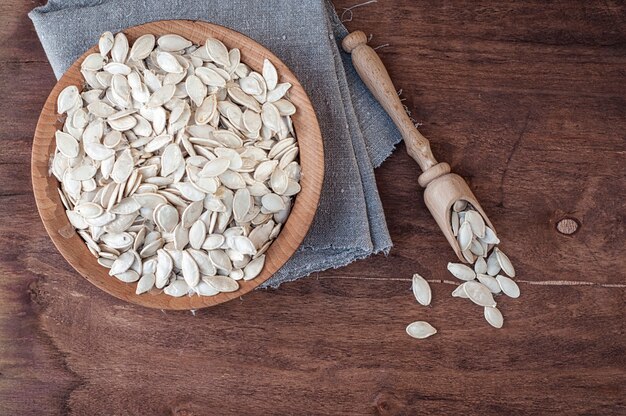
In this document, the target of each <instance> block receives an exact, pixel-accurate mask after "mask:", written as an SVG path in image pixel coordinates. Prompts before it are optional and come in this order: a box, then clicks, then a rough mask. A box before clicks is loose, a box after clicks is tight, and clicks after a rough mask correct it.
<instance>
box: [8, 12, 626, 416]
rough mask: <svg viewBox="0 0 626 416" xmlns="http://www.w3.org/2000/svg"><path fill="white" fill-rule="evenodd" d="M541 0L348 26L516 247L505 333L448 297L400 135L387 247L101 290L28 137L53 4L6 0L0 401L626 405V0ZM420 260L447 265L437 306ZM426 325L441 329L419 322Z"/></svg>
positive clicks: (201, 411)
mask: <svg viewBox="0 0 626 416" xmlns="http://www.w3.org/2000/svg"><path fill="white" fill-rule="evenodd" d="M354 3H355V2H351V1H348V0H341V1H337V2H336V5H337V6H338V8H341V7H348V6H349V5H351V4H354ZM544 3H545V2H540V1H537V2H531V1H525V0H518V1H511V2H492V3H477V2H462V1H455V2H440V1H435V0H432V1H412V0H404V1H379V2H378V3H375V4H371V5H368V6H364V7H361V8H357V9H354V16H353V20H352V21H351V22H348V23H347V25H348V27H349V28H350V29H361V30H364V31H365V32H366V33H371V34H373V38H372V41H371V44H372V45H373V46H379V45H385V44H388V46H386V47H383V48H380V49H378V52H379V53H380V55H381V57H382V59H383V61H384V62H385V64H386V65H387V67H388V68H389V72H390V73H391V76H392V78H393V79H394V80H395V83H396V84H397V86H398V88H402V89H403V96H404V97H405V98H406V104H407V106H408V108H409V109H410V110H411V111H412V114H413V117H414V118H415V119H416V120H417V121H418V122H420V123H423V125H422V126H421V131H422V132H423V133H424V134H425V135H426V136H427V137H429V138H431V140H432V144H433V150H434V152H435V154H436V155H438V156H439V158H440V159H445V160H446V161H448V162H449V163H450V164H451V165H452V166H453V169H454V170H455V171H456V172H458V173H460V174H461V175H463V176H465V177H466V178H467V179H468V180H469V182H470V184H471V187H472V189H473V190H474V192H475V193H476V195H477V196H478V198H479V199H480V201H481V202H482V205H483V207H484V208H485V210H486V211H487V212H488V213H489V215H490V217H491V219H492V221H493V222H494V223H495V224H496V225H497V228H498V231H499V234H500V236H501V238H503V240H504V243H503V248H504V249H505V251H507V252H508V253H509V255H510V257H511V258H512V260H513V261H514V262H515V264H516V267H517V269H518V274H519V279H520V281H521V283H520V286H521V290H522V297H521V298H520V299H517V300H512V299H504V300H502V301H501V305H502V310H503V312H504V315H505V319H506V321H505V327H504V328H503V329H502V330H495V329H492V328H490V327H488V326H487V325H486V323H485V322H484V320H483V318H482V312H481V311H480V309H479V308H478V307H474V306H472V305H471V304H469V302H467V301H463V300H459V299H453V298H451V297H450V296H449V293H450V292H451V291H452V289H453V288H454V287H453V286H452V283H450V280H451V279H450V277H449V275H448V274H447V272H446V270H445V264H446V262H447V261H449V260H451V259H453V258H454V257H453V253H452V252H451V250H450V249H449V248H448V247H447V246H446V242H445V240H444V238H443V237H442V236H441V235H440V232H439V230H438V229H437V226H436V225H435V223H434V221H433V220H432V219H431V218H430V217H429V216H428V213H427V211H426V209H425V207H424V205H423V202H422V200H421V194H420V190H419V189H418V185H417V181H416V178H417V175H418V173H419V172H418V168H417V166H416V165H415V163H414V162H413V161H411V160H410V159H409V157H408V156H407V155H406V154H405V152H404V147H403V146H400V148H399V149H398V150H397V151H396V152H395V154H394V155H393V156H392V157H391V158H390V159H389V160H388V161H387V162H385V164H384V165H383V166H382V167H381V168H380V169H378V170H377V178H378V181H379V188H380V191H381V195H382V199H383V203H384V205H385V211H386V215H387V221H388V224H389V227H390V230H391V234H392V237H393V240H394V242H395V246H394V249H393V250H392V252H391V254H390V255H389V256H388V257H384V256H376V257H373V258H370V259H367V260H364V261H360V262H357V263H354V264H352V265H350V266H348V267H345V268H342V269H338V270H331V271H328V272H325V273H320V274H318V275H315V276H312V277H310V278H308V279H304V280H300V281H298V282H294V283H289V284H285V285H283V286H281V287H280V288H279V289H277V290H269V291H256V292H254V293H252V294H249V295H246V296H244V297H243V298H242V299H241V300H238V301H233V302H230V303H228V304H225V305H221V306H218V307H216V308H211V309H208V310H202V311H198V312H197V313H196V314H195V315H192V314H191V313H163V312H160V311H154V310H148V309H145V308H142V307H138V306H133V305H130V304H126V303H123V302H121V301H118V300H116V299H114V298H113V297H111V296H109V295H107V294H105V293H103V292H101V291H99V290H98V289H96V288H95V287H94V286H92V285H91V284H90V283H88V282H87V281H86V280H84V279H82V278H80V277H79V276H78V274H77V273H76V272H74V271H73V270H72V269H71V268H70V266H69V265H67V264H66V263H65V261H63V259H62V257H61V256H60V255H59V254H58V253H57V251H56V250H55V249H54V247H53V245H52V243H51V241H50V239H49V238H48V236H47V235H46V233H45V231H44V228H43V226H42V224H41V222H40V220H39V217H38V216H37V213H36V209H35V205H34V199H33V196H32V193H31V185H30V178H29V172H30V169H29V160H30V151H31V149H30V146H31V143H32V133H33V130H34V127H35V123H36V120H37V117H38V114H39V110H40V108H41V106H42V104H43V102H44V100H45V98H46V96H47V94H48V92H49V91H50V89H51V88H52V86H53V85H54V82H55V80H54V77H53V75H52V71H51V69H50V67H49V64H48V63H47V61H46V57H45V54H44V53H43V50H42V49H41V46H40V45H39V43H38V40H37V38H36V35H35V33H34V31H33V28H32V25H31V23H30V21H29V20H28V18H27V17H26V13H27V12H28V11H29V10H30V9H31V8H32V7H34V6H35V5H36V4H37V2H36V1H35V2H33V1H17V0H12V1H8V0H7V1H4V2H1V3H0V41H1V42H0V114H1V116H2V117H1V120H2V129H0V143H1V146H0V206H1V208H2V209H0V331H1V332H0V414H2V415H48V414H50V415H54V414H69V415H114V414H115V415H127V414H140V415H178V416H182V415H205V414H220V415H231V414H232V415H240V414H298V415H303V414H329V415H337V414H345V415H362V414H381V415H396V414H397V415H400V414H406V415H417V414H476V415H505V414H506V415H534V414H559V415H574V414H585V415H618V414H626V333H625V325H624V321H625V318H626V314H625V312H624V311H625V305H626V271H625V270H626V260H625V256H624V248H625V246H626V230H625V225H624V224H625V220H626V205H625V203H624V197H625V196H626V133H625V132H626V69H625V68H626V33H625V30H626V29H625V28H626V25H625V20H626V19H625V17H626V8H625V6H624V4H623V3H622V2H617V1H611V0H607V1H598V2H589V1H583V0H580V1H566V0H561V1H555V2H550V4H544ZM344 17H349V16H348V15H345V16H344ZM564 218H570V219H573V220H574V221H575V223H574V225H578V228H577V229H576V232H574V233H573V234H571V235H565V234H562V233H560V232H559V231H558V230H557V224H558V223H559V221H560V220H562V219H564ZM562 225H563V226H564V227H561V229H562V230H571V227H570V226H571V225H572V223H569V224H565V223H564V224H562ZM565 225H568V227H565ZM568 232H569V231H568ZM415 271H419V272H420V273H421V274H422V275H424V276H425V277H427V278H428V279H432V280H436V281H441V282H439V283H437V282H435V283H433V284H432V287H433V291H434V295H433V299H434V300H433V304H432V307H429V308H424V307H419V306H417V305H416V303H415V301H414V300H412V296H411V292H410V289H409V287H410V283H409V279H410V276H411V274H412V273H413V272H415ZM444 280H445V281H444ZM414 320H428V321H429V322H431V323H432V324H433V325H434V326H435V327H437V328H438V329H439V334H437V335H436V336H435V337H433V338H430V339H428V340H425V341H417V340H413V339H410V338H408V337H407V336H406V335H405V333H404V327H405V325H406V324H407V323H409V322H411V321H414Z"/></svg>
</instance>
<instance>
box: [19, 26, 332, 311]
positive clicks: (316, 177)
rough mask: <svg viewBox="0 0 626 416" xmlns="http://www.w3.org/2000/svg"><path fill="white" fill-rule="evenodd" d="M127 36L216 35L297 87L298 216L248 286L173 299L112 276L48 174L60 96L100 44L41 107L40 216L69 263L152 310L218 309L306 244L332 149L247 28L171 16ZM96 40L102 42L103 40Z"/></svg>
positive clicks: (37, 157) (256, 66) (36, 161)
mask: <svg viewBox="0 0 626 416" xmlns="http://www.w3.org/2000/svg"><path fill="white" fill-rule="evenodd" d="M124 33H125V34H126V35H127V36H128V38H129V41H131V42H132V41H134V40H135V39H137V38H138V37H139V36H141V35H143V34H146V33H152V34H154V35H164V34H167V33H176V34H179V35H181V36H184V37H185V38H187V39H189V40H191V41H192V42H194V43H197V44H200V45H203V44H204V42H205V41H206V39H207V38H208V37H214V38H216V39H219V40H221V41H222V42H223V43H224V44H225V45H226V46H227V47H228V48H229V49H230V48H239V49H240V50H241V61H242V62H244V63H246V64H247V65H248V66H250V68H252V69H253V70H255V71H257V72H261V70H262V67H263V60H264V59H265V58H268V59H269V60H270V61H271V62H272V63H273V64H274V65H275V66H276V69H277V71H278V74H279V81H280V82H290V83H291V84H292V85H293V86H292V88H291V90H290V99H291V101H292V102H293V103H294V105H295V106H296V108H297V112H296V114H295V115H294V116H292V120H293V124H294V128H295V130H296V134H297V140H298V145H299V147H300V164H301V166H302V180H301V182H300V184H301V186H302V191H301V192H300V193H299V194H298V195H297V197H296V199H295V203H294V205H293V209H292V212H291V215H290V216H289V218H288V220H287V222H286V223H285V225H284V227H283V229H282V231H281V233H280V235H279V236H278V238H277V239H276V240H275V241H274V243H273V244H272V245H271V247H270V248H269V250H268V251H267V252H266V262H265V267H264V268H263V271H262V272H261V274H260V275H259V276H258V277H257V278H256V279H254V280H251V281H247V282H246V281H243V280H241V281H239V284H240V288H239V290H237V291H236V292H232V293H220V294H218V295H216V296H211V297H201V296H195V295H194V296H183V297H180V298H173V297H170V296H168V295H165V294H163V293H161V291H156V290H153V291H152V292H151V293H146V294H143V295H136V294H135V286H136V284H133V283H130V284H129V283H123V282H120V281H119V280H117V279H116V278H114V277H111V276H109V275H108V270H107V269H105V268H104V267H102V266H100V265H99V264H98V263H97V261H96V258H95V257H94V256H93V255H92V254H91V253H90V252H89V250H88V249H87V247H86V245H85V243H84V241H83V240H82V239H81V238H80V236H79V235H78V234H76V232H74V229H73V227H72V226H71V225H70V223H69V221H68V219H67V216H66V215H65V208H64V207H63V204H62V202H61V199H60V198H59V195H58V192H57V188H58V186H59V184H58V182H57V180H56V178H55V177H54V176H51V175H49V174H48V168H49V161H50V155H51V154H52V152H53V150H54V146H55V140H54V133H55V131H56V130H57V128H60V127H61V126H62V124H61V121H60V117H59V116H58V115H57V113H56V100H57V96H58V94H59V93H60V92H61V90H63V88H65V87H66V86H68V85H76V86H78V87H79V89H82V85H83V78H82V75H81V74H80V64H81V62H82V61H83V59H84V58H85V57H86V56H87V55H88V54H90V53H93V52H97V46H94V47H92V48H91V49H89V50H88V51H87V52H85V54H84V55H83V56H81V57H80V58H79V59H78V60H77V61H76V62H74V64H73V65H72V66H71V67H70V68H69V69H68V70H67V72H66V73H65V74H64V75H63V77H62V78H61V79H60V80H59V82H57V84H56V86H55V87H54V89H53V90H52V92H51V93H50V96H49V97H48V99H47V100H46V103H45V105H44V107H43V110H42V111H41V115H40V117H39V122H38V123H37V128H36V131H35V137H34V140H33V151H32V165H31V170H32V172H31V173H32V182H33V191H34V194H35V200H36V202H37V208H38V210H39V215H40V216H41V219H42V221H43V223H44V226H45V228H46V230H47V232H48V234H49V235H50V238H51V239H52V241H53V242H54V244H55V246H56V247H57V249H58V250H59V252H60V253H61V254H62V255H63V257H64V258H65V259H66V260H67V261H68V263H70V264H71V265H72V266H73V267H74V269H76V271H77V272H78V273H80V274H81V275H82V276H83V277H85V278H86V279H87V280H89V281H90V282H91V283H93V284H94V285H96V286H97V287H99V288H100V289H102V290H104V291H105V292H107V293H109V294H111V295H113V296H115V297H117V298H119V299H123V300H125V301H128V302H132V303H135V304H138V305H143V306H147V307H151V308H158V309H177V310H185V309H199V308H204V307H208V306H213V305H217V304H220V303H223V302H226V301H228V300H230V299H233V298H237V297H239V296H241V295H243V294H245V293H248V292H250V291H251V290H253V289H254V288H256V287H257V286H259V285H260V284H262V283H263V282H265V281H266V280H268V279H269V278H270V277H272V275H273V274H274V273H275V272H276V271H277V270H278V269H279V268H280V267H281V266H283V265H284V264H285V263H286V262H287V260H288V259H289V258H290V257H291V256H292V255H293V254H294V252H295V251H296V249H297V248H298V247H299V246H300V244H301V243H302V240H303V239H304V237H305V235H306V233H307V232H308V230H309V227H310V225H311V223H312V221H313V217H314V215H315V211H316V209H317V205H318V202H319V197H320V192H321V189H322V181H323V178H324V152H323V145H322V137H321V133H320V129H319V125H318V122H317V118H316V116H315V112H314V110H313V107H312V105H311V102H310V101H309V99H308V97H307V94H306V92H305V91H304V89H303V88H302V85H300V83H299V82H298V80H297V79H296V77H295V75H294V74H293V73H292V72H291V71H290V70H289V68H287V66H285V64H283V63H282V62H281V61H280V60H279V59H278V58H277V57H276V56H275V55H274V54H273V53H272V52H270V51H269V50H268V49H266V48H265V47H263V46H261V45H260V44H258V43H257V42H255V41H253V40H252V39H250V38H248V37H246V36H244V35H242V34H241V33H238V32H235V31H233V30H231V29H228V28H225V27H223V26H218V25H214V24H210V23H205V22H197V21H185V20H168V21H159V22H152V23H147V24H144V25H140V26H134V27H131V28H129V29H127V30H124ZM94 41H95V42H97V39H94Z"/></svg>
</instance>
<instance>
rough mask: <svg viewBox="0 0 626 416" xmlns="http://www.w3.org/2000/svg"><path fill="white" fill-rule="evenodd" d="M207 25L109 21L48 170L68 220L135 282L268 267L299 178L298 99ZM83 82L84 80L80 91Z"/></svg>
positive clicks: (186, 289)
mask: <svg viewBox="0 0 626 416" xmlns="http://www.w3.org/2000/svg"><path fill="white" fill-rule="evenodd" d="M240 58H241V55H240V51H239V50H238V49H231V50H228V48H227V47H226V46H225V45H224V44H223V43H222V42H220V41H219V40H217V39H213V38H209V39H207V41H206V44H205V45H202V46H200V45H194V44H192V42H190V41H189V40H187V39H185V38H183V37H181V36H179V35H175V34H169V35H163V36H160V37H158V38H157V37H155V36H153V35H151V34H147V35H143V36H141V37H139V38H138V39H137V40H136V41H135V42H134V43H133V44H132V46H131V45H130V43H129V41H128V39H127V37H126V36H125V35H124V34H123V33H118V34H116V35H115V36H114V35H113V34H112V33H110V32H106V33H104V34H103V35H102V36H101V38H100V41H99V52H98V53H93V54H90V55H88V56H87V57H86V58H85V59H84V61H83V62H82V64H81V73H82V75H83V77H84V80H85V85H84V86H76V85H72V86H69V87H67V88H65V89H64V90H63V91H61V93H60V94H59V96H58V101H57V107H58V108H57V110H58V113H59V114H65V115H66V118H65V122H64V125H63V129H62V130H60V131H57V132H56V149H55V151H54V155H53V158H52V161H51V168H50V169H51V173H52V174H54V176H55V177H56V178H57V179H58V180H59V183H60V189H59V194H60V196H61V200H62V201H63V204H64V205H65V208H66V210H67V211H66V213H67V217H68V219H69V221H70V223H71V224H72V225H73V226H74V228H75V229H76V230H77V232H78V234H79V235H80V236H81V237H82V238H83V239H84V241H85V243H86V244H87V247H88V248H89V251H90V252H91V253H92V254H93V255H94V256H95V257H97V259H98V262H99V264H100V265H102V266H103V267H106V268H108V269H109V274H110V275H111V276H112V278H117V279H119V280H121V281H123V282H127V283H134V282H136V293H137V294H142V293H146V292H149V291H161V290H162V291H163V293H166V294H168V295H171V296H176V297H178V296H183V295H187V294H189V295H192V294H197V295H202V296H212V295H216V294H217V293H220V292H232V291H236V290H237V289H238V288H239V283H238V281H239V280H241V279H243V280H251V279H254V278H255V277H257V276H258V275H259V274H260V272H261V270H262V269H263V266H264V262H265V254H264V253H265V252H266V250H267V249H268V247H269V246H270V244H271V243H272V241H273V240H274V239H275V238H276V237H277V236H278V234H279V233H280V231H281V227H282V224H284V223H285V221H286V220H287V217H288V216H289V213H290V210H291V206H292V203H293V197H294V196H295V195H296V194H297V193H298V192H299V191H300V185H299V180H300V165H299V163H298V145H297V142H296V139H295V132H294V129H293V125H292V122H291V115H293V114H294V113H295V111H296V108H295V106H294V105H293V104H292V103H291V101H289V99H288V91H289V89H290V87H291V84H289V83H279V75H278V73H277V71H276V68H275V67H274V65H273V64H272V63H271V62H270V61H269V60H267V59H266V60H265V62H264V66H263V70H262V73H258V72H255V71H252V70H251V69H250V68H249V67H248V66H247V65H246V64H245V63H243V62H241V61H240ZM81 90H82V91H81Z"/></svg>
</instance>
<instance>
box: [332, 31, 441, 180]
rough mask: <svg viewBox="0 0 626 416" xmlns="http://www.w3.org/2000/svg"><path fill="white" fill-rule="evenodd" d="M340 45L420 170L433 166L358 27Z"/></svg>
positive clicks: (427, 146) (423, 141) (425, 143)
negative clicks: (394, 127)
mask: <svg viewBox="0 0 626 416" xmlns="http://www.w3.org/2000/svg"><path fill="white" fill-rule="evenodd" d="M342 46H343V49H344V50H345V51H346V52H348V53H351V54H352V63H353V64H354V67H355V68H356V71H357V72H358V74H359V76H360V77H361V79H362V80H363V82H364V83H365V85H367V88H369V90H370V91H371V92H372V94H373V95H374V97H376V99H377V100H378V102H379V103H380V104H381V105H382V106H383V108H384V109H385V111H386V112H387V114H389V116H390V117H391V119H392V120H393V122H394V123H395V125H396V127H397V128H398V130H400V133H401V134H402V138H403V139H404V143H405V144H406V149H407V152H408V154H409V155H410V156H411V157H412V158H413V159H415V161H416V162H417V164H418V165H419V166H420V168H421V169H422V171H423V172H426V171H427V170H428V169H429V168H431V167H432V166H434V165H436V164H437V160H436V159H435V157H434V156H433V153H432V151H431V150H430V143H429V142H428V139H426V137H424V136H422V134H421V133H420V132H419V131H418V130H417V128H416V127H415V125H414V124H413V122H412V121H411V119H410V118H409V116H408V115H407V114H406V111H405V109H404V106H403V105H402V102H401V101H400V98H399V97H398V94H397V93H396V89H395V88H394V86H393V83H392V82H391V78H389V73H388V72H387V69H386V68H385V65H384V64H383V62H382V61H381V60H380V58H379V57H378V55H377V54H376V52H375V51H374V49H372V48H371V47H370V46H368V45H367V36H365V33H363V32H361V31H360V30H357V31H354V32H352V33H350V34H349V35H348V36H346V37H345V38H344V39H343V42H342Z"/></svg>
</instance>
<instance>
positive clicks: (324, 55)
mask: <svg viewBox="0 0 626 416" xmlns="http://www.w3.org/2000/svg"><path fill="white" fill-rule="evenodd" d="M29 16H30V18H31V19H32V21H33V23H34V25H35V29H36V30H37V34H38V35H39V39H40V40H41V43H42V45H43V47H44V50H45V52H46V54H47V56H48V59H49V60H50V64H51V65H52V68H53V70H54V73H55V74H56V76H57V77H60V76H61V75H62V74H63V72H64V71H65V70H66V69H67V68H68V67H69V66H70V65H71V64H72V62H73V61H74V60H76V58H78V57H79V56H80V55H81V54H82V53H84V52H85V50H87V49H88V48H90V47H91V46H92V45H94V44H96V43H97V41H98V38H99V37H100V34H101V33H102V32H105V31H111V32H116V31H120V30H123V29H125V28H127V27H129V26H134V25H138V24H142V23H146V22H151V21H155V20H167V19H190V20H203V21H207V22H211V23H216V24H220V25H223V26H227V27H230V28H232V29H234V30H237V31H239V32H242V33H243V34H245V35H247V36H249V37H251V38H252V39H254V40H256V41H257V42H259V43H261V44H263V45H264V46H266V47H267V48H269V49H270V50H271V51H272V52H274V53H275V54H276V55H277V56H278V57H279V58H280V59H281V60H282V61H283V62H284V63H285V64H287V65H288V66H289V67H290V68H291V70H292V71H293V72H294V74H295V75H296V76H297V77H298V79H299V80H300V82H301V83H302V85H303V86H304V89H305V90H306V91H307V93H308V94H309V97H310V99H311V102H312V103H313V106H314V108H315V111H316V113H317V116H318V120H319V123H320V128H321V131H322V136H323V140H324V151H325V166H326V172H325V179H324V187H323V191H322V195H321V200H320V205H319V208H318V212H317V215H316V217H315V220H314V222H313V225H312V227H311V229H310V231H309V233H308V235H307V237H306V238H305V240H304V243H303V244H302V246H301V247H300V248H299V249H298V251H297V252H296V254H295V255H294V256H293V257H292V258H291V259H290V260H289V261H288V262H287V263H286V264H285V266H283V267H282V268H281V269H280V270H279V271H278V272H277V273H276V274H275V275H274V276H273V277H272V278H271V279H270V280H269V281H268V282H266V284H265V286H272V287H276V286H278V285H280V284H281V283H283V282H285V281H290V280H295V279H297V278H300V277H303V276H306V275H309V274H310V273H312V272H317V271H321V270H325V269H329V268H337V267H340V266H343V265H346V264H348V263H350V262H352V261H354V260H356V259H359V258H363V257H366V256H369V255H370V254H372V253H378V252H385V253H386V252H388V251H389V249H390V248H391V239H390V237H389V232H388V230H387V226H386V223H385V217H384V213H383V209H382V205H381V202H380V198H379V195H378V190H377V188H376V181H375V178H374V167H377V166H378V165H380V164H381V163H382V162H383V161H384V160H385V159H386V158H387V156H388V155H389V154H390V153H391V152H392V151H393V148H394V146H395V144H396V143H398V141H399V140H400V138H401V137H400V135H399V133H398V131H397V130H396V129H395V127H394V126H393V123H392V122H391V120H390V119H389V117H388V116H387V115H386V114H385V112H384V110H383V109H382V108H381V107H380V105H379V104H378V103H377V102H376V100H375V99H374V98H373V97H372V96H371V94H370V93H369V91H367V88H366V87H365V85H364V84H363V83H362V82H361V80H360V79H359V77H358V75H357V74H356V72H355V70H354V68H353V66H352V64H351V62H350V57H349V56H348V55H346V54H345V53H344V52H343V51H342V50H341V45H340V42H341V39H342V38H343V37H344V36H345V35H346V34H347V31H346V29H345V27H344V26H343V25H342V24H341V22H340V21H339V19H338V17H337V15H336V14H335V10H334V7H333V5H332V4H331V3H330V2H327V1H325V0H301V1H292V0H262V1H259V0H230V1H220V0H179V1H176V0H137V1H126V0H50V1H49V2H48V3H47V4H46V5H45V6H42V7H38V8H36V9H34V10H33V11H31V12H30V14H29Z"/></svg>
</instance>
